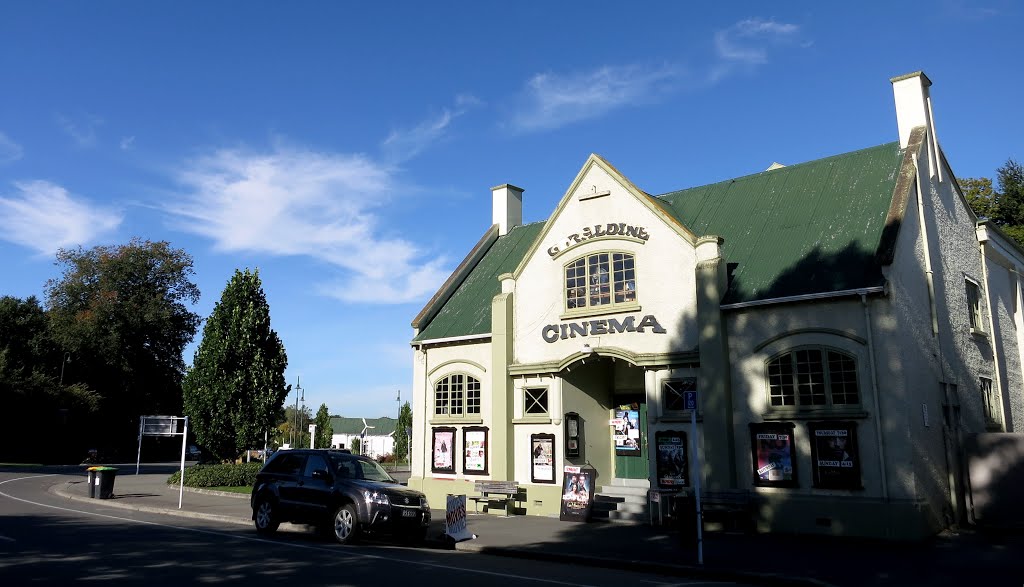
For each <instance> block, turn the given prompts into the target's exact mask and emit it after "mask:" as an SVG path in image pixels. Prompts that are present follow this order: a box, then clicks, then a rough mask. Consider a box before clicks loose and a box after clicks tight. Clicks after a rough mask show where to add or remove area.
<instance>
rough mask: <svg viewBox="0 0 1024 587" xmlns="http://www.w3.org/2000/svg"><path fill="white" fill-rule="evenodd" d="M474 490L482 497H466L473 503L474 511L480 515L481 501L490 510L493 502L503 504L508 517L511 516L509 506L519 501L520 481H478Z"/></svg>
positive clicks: (474, 485)
mask: <svg viewBox="0 0 1024 587" xmlns="http://www.w3.org/2000/svg"><path fill="white" fill-rule="evenodd" d="M473 489H474V490H475V491H476V492H477V493H479V494H480V495H469V496H466V499H470V500H472V501H473V509H474V510H475V512H476V513H478V514H479V513H480V502H481V501H482V502H484V504H485V505H486V506H487V507H488V509H490V503H491V502H501V503H502V504H504V506H505V515H506V516H507V515H509V509H508V506H509V504H510V503H514V502H516V501H518V499H517V497H518V495H519V482H518V481H477V482H475V483H474V484H473ZM485 511H486V510H485Z"/></svg>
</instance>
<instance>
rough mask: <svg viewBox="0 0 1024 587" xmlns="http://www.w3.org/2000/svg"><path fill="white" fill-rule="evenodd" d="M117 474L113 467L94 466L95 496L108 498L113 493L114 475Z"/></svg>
mask: <svg viewBox="0 0 1024 587" xmlns="http://www.w3.org/2000/svg"><path fill="white" fill-rule="evenodd" d="M116 476H117V468H115V467H96V477H97V479H96V485H97V486H98V487H97V491H96V497H98V498H100V499H110V498H111V497H113V495H114V477H116Z"/></svg>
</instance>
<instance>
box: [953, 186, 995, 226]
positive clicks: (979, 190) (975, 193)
mask: <svg viewBox="0 0 1024 587" xmlns="http://www.w3.org/2000/svg"><path fill="white" fill-rule="evenodd" d="M957 181H958V183H959V184H960V191H962V192H963V194H964V198H966V199H967V203H968V204H969V205H970V206H971V210H974V214H975V215H977V216H978V218H993V217H994V216H995V210H996V207H997V206H998V204H999V202H998V200H997V199H996V196H997V195H998V194H996V192H995V190H994V189H992V180H991V179H989V178H987V177H979V178H974V177H968V178H964V179H960V180H957Z"/></svg>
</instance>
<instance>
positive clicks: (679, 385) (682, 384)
mask: <svg viewBox="0 0 1024 587" xmlns="http://www.w3.org/2000/svg"><path fill="white" fill-rule="evenodd" d="M687 391H697V378H696V377H685V378H683V379H670V380H668V381H666V382H664V383H663V384H662V386H661V406H662V408H664V411H666V412H681V411H683V410H685V409H686V402H685V401H684V398H685V395H684V394H685V393H686V392H687Z"/></svg>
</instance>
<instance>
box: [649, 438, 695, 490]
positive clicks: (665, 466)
mask: <svg viewBox="0 0 1024 587" xmlns="http://www.w3.org/2000/svg"><path fill="white" fill-rule="evenodd" d="M654 444H655V445H656V446H657V449H658V461H657V473H658V487H661V488H666V489H672V488H675V487H689V485H690V478H689V474H688V472H689V467H688V466H687V460H686V433H685V432H677V431H675V430H660V431H658V432H655V433H654Z"/></svg>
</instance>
